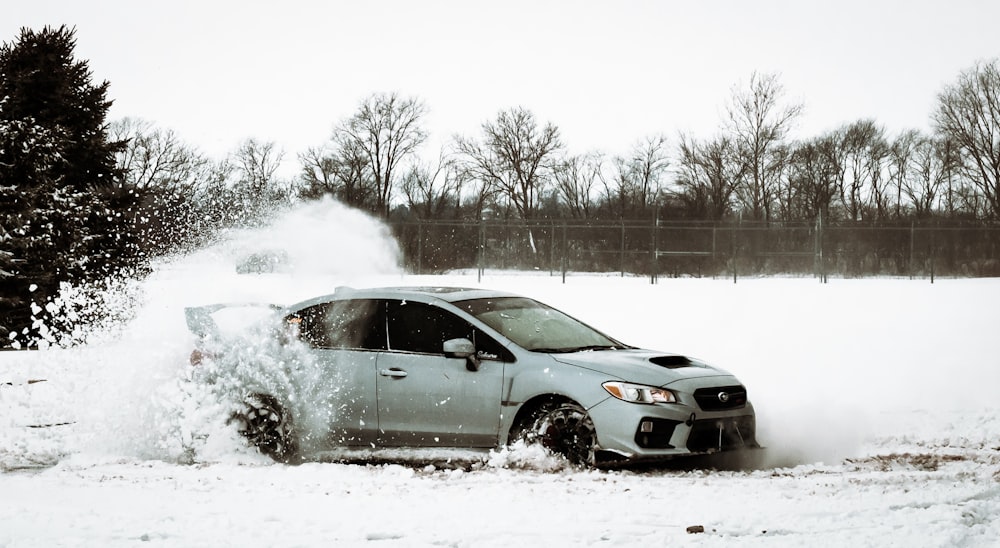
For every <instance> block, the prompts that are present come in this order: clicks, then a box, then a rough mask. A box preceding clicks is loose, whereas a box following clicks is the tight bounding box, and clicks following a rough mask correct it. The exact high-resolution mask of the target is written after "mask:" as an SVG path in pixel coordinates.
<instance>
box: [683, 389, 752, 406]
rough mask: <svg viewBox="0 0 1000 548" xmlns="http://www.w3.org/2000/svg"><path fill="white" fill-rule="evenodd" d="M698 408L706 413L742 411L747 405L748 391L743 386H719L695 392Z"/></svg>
mask: <svg viewBox="0 0 1000 548" xmlns="http://www.w3.org/2000/svg"><path fill="white" fill-rule="evenodd" d="M694 399H695V401H697V402H698V407H701V408H702V409H703V410H705V411H725V410H726V409H740V408H742V407H743V406H745V405H746V404H747V389H746V388H743V387H742V386H739V385H736V386H718V387H715V388H699V389H697V390H695V391H694Z"/></svg>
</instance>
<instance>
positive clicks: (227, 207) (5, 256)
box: [0, 26, 1000, 344]
mask: <svg viewBox="0 0 1000 548" xmlns="http://www.w3.org/2000/svg"><path fill="white" fill-rule="evenodd" d="M74 35H75V29H73V28H68V27H66V26H62V27H58V28H52V27H46V28H44V29H43V30H41V31H34V30H31V29H22V30H21V33H20V35H19V36H18V37H17V38H16V39H15V40H13V41H11V42H5V43H4V44H3V46H2V47H0V191H2V196H0V282H2V289H0V333H3V334H9V335H7V336H4V337H3V339H2V340H4V341H5V344H10V343H11V341H15V342H18V341H20V342H23V341H25V340H26V339H27V338H29V337H30V332H31V329H32V326H33V325H34V324H35V323H36V322H37V320H38V318H39V317H41V316H44V315H45V308H46V303H48V302H50V301H51V300H52V299H53V298H55V297H56V296H57V295H58V292H59V287H60V284H63V283H69V284H81V283H92V282H94V281H95V280H104V279H107V278H109V277H115V276H141V275H142V274H143V273H144V272H145V269H146V268H148V264H149V261H150V260H151V259H152V258H155V257H158V256H162V255H164V254H168V253H172V252H175V251H178V250H183V249H187V248H189V247H191V246H194V245H198V244H200V243H202V242H204V241H206V240H207V239H210V238H212V237H213V235H214V234H216V233H217V232H218V231H219V230H222V229H225V228H229V227H236V226H246V225H253V224H255V223H258V222H260V221H261V220H262V219H264V218H266V216H267V215H268V213H269V212H272V211H274V210H275V209H276V208H278V207H281V206H285V205H288V204H291V203H294V202H296V201H300V200H311V199H317V198H320V197H323V196H332V197H334V198H336V199H338V200H340V201H342V202H344V203H346V204H349V205H351V206H354V207H356V208H359V209H362V210H365V211H368V212H371V213H372V214H373V215H375V216H377V217H380V218H383V219H386V220H388V221H406V220H414V219H426V220H435V219H443V220H456V219H464V220H473V219H474V220H480V219H506V220H523V221H534V220H539V219H576V220H589V219H594V220H630V219H643V220H649V219H654V218H661V219H676V220H706V221H722V220H732V219H735V218H740V219H745V220H748V221H761V222H776V223H777V222H784V221H802V220H815V219H817V218H819V217H822V218H823V219H825V220H830V221H836V220H843V221H863V222H881V221H895V220H924V219H932V218H937V219H942V218H943V219H962V220H974V221H995V220H997V217H998V215H1000V196H998V183H1000V63H998V61H997V60H993V61H989V62H978V63H976V64H974V65H973V66H971V67H970V68H968V69H967V70H965V71H962V72H961V73H960V74H959V75H958V77H957V78H956V80H955V81H954V82H953V83H951V84H949V85H947V86H945V87H944V89H942V91H941V92H940V93H939V95H938V98H937V104H936V107H935V110H934V112H932V113H930V116H931V120H932V122H933V131H932V133H929V134H927V133H924V132H921V131H917V130H906V131H902V132H900V133H897V134H890V133H889V132H888V131H887V130H886V129H885V128H884V127H883V126H881V125H880V124H879V123H878V122H877V121H876V120H873V119H861V120H856V121H851V122H848V123H846V124H844V125H843V126H842V127H840V128H838V129H836V130H833V131H830V132H827V133H824V134H822V135H818V136H815V137H812V138H807V139H802V140H792V139H791V138H790V137H789V135H790V133H791V131H792V128H793V127H794V124H795V123H796V121H797V120H798V119H799V118H800V117H801V115H802V111H803V106H802V105H801V104H797V103H793V102H789V101H787V100H786V96H785V90H784V88H783V86H782V84H781V82H780V78H779V76H778V75H775V74H758V73H754V74H752V75H751V76H750V79H749V81H748V82H747V83H741V84H737V85H735V86H734V87H733V88H732V90H731V96H730V98H729V101H728V103H727V104H726V105H725V106H726V109H725V113H726V114H725V116H724V119H723V120H722V121H721V123H720V129H719V131H718V132H717V133H716V134H715V135H714V136H709V137H703V136H696V135H689V134H683V133H682V134H678V135H676V136H674V137H669V136H668V135H667V134H666V133H660V134H655V135H649V136H643V137H640V138H638V139H637V140H636V142H635V143H634V144H633V145H632V146H631V147H630V149H629V150H628V152H627V153H625V154H620V155H619V154H615V155H612V154H606V153H604V152H602V151H599V150H593V151H586V152H582V153H574V152H571V151H570V148H569V147H568V146H567V144H566V143H565V141H564V139H563V137H562V135H561V132H560V130H559V128H558V126H557V125H556V124H554V123H552V122H548V121H542V120H539V119H538V118H537V117H536V116H535V114H534V113H533V112H532V111H531V110H530V109H529V108H527V107H524V106H515V107H511V108H506V109H502V110H500V111H499V112H497V113H496V115H495V116H494V117H492V118H490V119H487V120H485V121H484V122H482V124H481V125H480V128H479V131H478V132H477V133H476V134H473V135H455V136H453V137H452V138H451V139H449V140H448V142H447V144H446V145H444V146H442V147H441V149H440V150H437V151H433V152H431V153H428V152H427V151H426V150H425V146H426V144H427V141H428V137H429V134H428V131H427V128H426V126H425V118H426V116H427V114H428V111H429V109H428V106H427V105H426V104H425V103H424V101H423V100H421V99H420V98H418V97H409V96H405V95H403V94H401V93H399V92H387V93H374V94H372V95H370V96H368V97H366V98H364V99H362V100H361V101H360V102H359V104H358V106H357V109H356V111H355V112H354V113H353V114H352V115H350V116H348V117H346V118H345V119H343V120H340V121H336V122H334V123H333V125H332V131H331V133H330V138H329V139H328V140H327V141H325V142H323V143H319V144H317V146H315V147H311V148H309V149H308V150H306V151H304V152H301V153H299V154H298V155H297V158H296V160H297V162H298V166H299V170H298V174H297V175H296V176H294V177H291V178H288V177H282V176H279V175H278V168H279V166H280V165H281V163H282V161H283V159H284V157H285V152H284V151H283V150H282V149H281V148H280V145H279V144H277V143H274V142H269V141H263V140H259V139H246V140H245V141H243V142H242V143H240V144H239V146H238V147H237V148H236V149H235V150H234V151H233V152H232V153H230V154H229V155H228V156H227V157H225V158H223V159H221V160H220V159H213V158H209V157H208V156H206V155H205V154H204V153H202V152H201V151H200V150H198V149H197V147H195V146H192V145H190V144H188V143H186V142H185V141H184V139H183V137H182V136H180V135H177V134H176V133H175V132H173V131H172V130H169V129H165V128H161V127H157V126H156V125H155V124H154V123H153V122H150V121H147V120H142V119H137V118H124V119H119V120H114V121H108V120H107V113H108V109H109V107H110V105H111V100H110V99H109V98H108V97H107V94H108V90H109V87H110V84H109V82H107V81H105V82H100V83H94V82H93V81H92V75H91V73H90V70H89V67H88V64H87V62H86V61H81V60H77V59H75V58H74V55H73V50H74V48H75V38H74Z"/></svg>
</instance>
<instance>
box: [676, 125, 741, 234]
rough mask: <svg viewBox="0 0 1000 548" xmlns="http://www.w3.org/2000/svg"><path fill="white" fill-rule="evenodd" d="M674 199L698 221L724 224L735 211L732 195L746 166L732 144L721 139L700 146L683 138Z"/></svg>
mask: <svg viewBox="0 0 1000 548" xmlns="http://www.w3.org/2000/svg"><path fill="white" fill-rule="evenodd" d="M677 150H678V158H679V160H678V162H679V165H678V167H677V169H676V170H675V177H674V184H675V185H676V187H677V188H676V190H675V195H676V196H677V198H679V199H680V200H681V202H683V203H684V204H685V206H686V207H687V210H688V213H689V214H690V215H691V216H693V217H695V218H698V219H710V220H715V221H718V220H721V219H722V218H723V217H725V216H726V215H727V214H728V213H730V212H731V211H732V199H733V193H734V192H735V190H736V185H737V184H738V183H739V181H740V180H741V179H742V176H743V169H744V167H745V166H744V164H743V163H742V162H740V159H739V157H738V155H737V153H736V150H735V145H734V144H733V141H732V140H730V139H729V138H728V137H726V136H719V137H717V138H715V139H713V140H711V141H708V142H705V143H699V142H698V141H696V140H694V139H692V138H689V137H688V136H687V135H684V134H681V136H680V140H679V142H678V145H677Z"/></svg>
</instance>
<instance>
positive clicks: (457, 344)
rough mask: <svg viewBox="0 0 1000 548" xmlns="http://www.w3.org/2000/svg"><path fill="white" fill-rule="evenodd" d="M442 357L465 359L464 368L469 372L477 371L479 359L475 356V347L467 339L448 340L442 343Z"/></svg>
mask: <svg viewBox="0 0 1000 548" xmlns="http://www.w3.org/2000/svg"><path fill="white" fill-rule="evenodd" d="M443 350H444V355H445V356H447V357H449V358H465V368H466V369H468V370H469V371H479V365H480V364H479V358H478V357H477V356H476V345H474V344H472V341H470V340H469V339H449V340H447V341H444V347H443Z"/></svg>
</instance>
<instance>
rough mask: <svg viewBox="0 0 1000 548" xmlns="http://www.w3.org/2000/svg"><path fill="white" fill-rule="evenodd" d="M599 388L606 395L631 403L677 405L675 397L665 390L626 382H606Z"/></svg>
mask: <svg viewBox="0 0 1000 548" xmlns="http://www.w3.org/2000/svg"><path fill="white" fill-rule="evenodd" d="M601 386H603V387H604V389H605V390H607V391H608V394H611V395H612V396H614V397H616V398H618V399H620V400H622V401H627V402H631V403H677V396H675V395H674V393H673V392H671V391H669V390H667V389H665V388H657V387H655V386H644V385H641V384H632V383H627V382H618V381H608V382H606V383H604V384H602V385H601Z"/></svg>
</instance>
